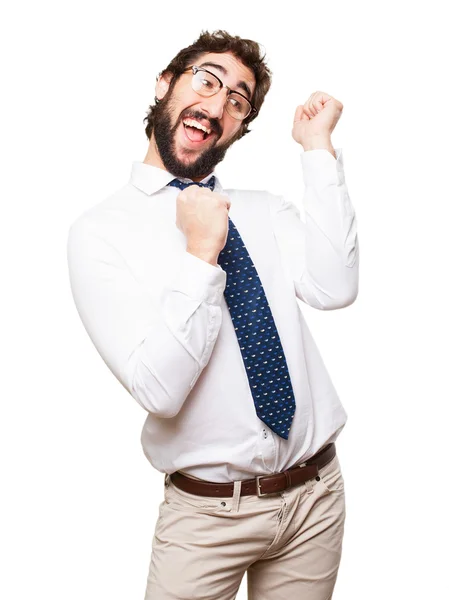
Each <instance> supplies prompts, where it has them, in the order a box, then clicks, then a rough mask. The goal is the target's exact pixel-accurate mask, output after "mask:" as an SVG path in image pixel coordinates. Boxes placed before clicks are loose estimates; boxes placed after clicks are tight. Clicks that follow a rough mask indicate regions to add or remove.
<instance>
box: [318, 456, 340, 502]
mask: <svg viewBox="0 0 449 600" xmlns="http://www.w3.org/2000/svg"><path fill="white" fill-rule="evenodd" d="M318 474H319V477H320V481H319V483H321V485H322V486H323V487H324V488H325V490H326V491H327V492H329V493H332V492H339V491H342V490H344V487H345V482H344V479H343V475H342V472H341V468H340V461H339V460H338V456H337V455H335V456H334V458H333V459H332V460H331V461H330V462H328V463H327V465H324V467H322V468H321V469H319V470H318Z"/></svg>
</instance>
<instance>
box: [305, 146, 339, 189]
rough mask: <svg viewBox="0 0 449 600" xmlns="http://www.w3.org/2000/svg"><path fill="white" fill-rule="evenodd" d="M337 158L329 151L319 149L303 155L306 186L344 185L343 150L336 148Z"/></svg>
mask: <svg viewBox="0 0 449 600" xmlns="http://www.w3.org/2000/svg"><path fill="white" fill-rule="evenodd" d="M334 150H335V154H336V155H337V158H335V157H334V156H332V154H331V153H330V152H329V150H326V149H325V148H318V149H316V150H308V151H307V152H303V153H302V154H301V163H302V174H303V180H304V185H306V186H309V185H317V184H319V185H320V187H326V186H327V185H342V184H343V183H344V182H345V173H344V163H343V150H342V148H334Z"/></svg>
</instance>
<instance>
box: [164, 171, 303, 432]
mask: <svg viewBox="0 0 449 600" xmlns="http://www.w3.org/2000/svg"><path fill="white" fill-rule="evenodd" d="M195 184H196V182H193V183H183V182H182V181H180V180H179V179H174V180H173V181H171V182H170V183H169V184H168V185H172V186H174V187H177V188H179V189H181V190H182V189H184V188H185V187H187V186H189V185H195ZM196 185H200V186H202V187H206V186H207V187H209V188H210V189H211V190H212V191H213V189H214V185H215V178H214V176H212V177H211V178H210V180H209V181H208V183H197V184H196ZM228 219H229V228H228V238H227V241H226V245H225V246H224V248H223V249H222V250H221V252H220V254H219V255H218V259H217V262H218V264H219V265H220V266H221V268H222V269H223V270H224V271H225V272H226V288H225V290H224V296H225V298H226V302H227V305H228V308H229V312H230V314H231V318H232V321H233V325H234V329H235V331H236V335H237V340H238V342H239V346H240V351H241V353H242V357H243V361H244V364H245V368H246V374H247V376H248V381H249V385H250V389H251V394H252V396H253V400H254V405H255V408H256V413H257V416H258V417H259V419H261V421H263V422H264V423H266V424H267V425H268V427H269V428H270V429H271V430H272V431H274V432H275V433H277V434H278V435H279V436H280V437H282V438H284V439H285V440H288V434H289V431H290V428H291V424H292V421H293V416H294V414H295V408H296V404H295V397H294V393H293V388H292V384H291V381H290V375H289V372H288V367H287V362H286V360H285V355H284V351H283V349H282V344H281V340H280V338H279V334H278V331H277V328H276V324H275V322H274V319H273V315H272V313H271V309H270V306H269V304H268V300H267V297H266V296H265V292H264V289H263V286H262V282H261V281H260V279H259V275H258V273H257V271H256V267H255V266H254V264H253V262H252V260H251V257H250V256H249V254H248V251H247V249H246V246H245V245H244V243H243V240H242V238H241V237H240V234H239V232H238V231H237V228H236V226H235V225H234V223H233V222H232V221H231V219H230V218H229V217H228Z"/></svg>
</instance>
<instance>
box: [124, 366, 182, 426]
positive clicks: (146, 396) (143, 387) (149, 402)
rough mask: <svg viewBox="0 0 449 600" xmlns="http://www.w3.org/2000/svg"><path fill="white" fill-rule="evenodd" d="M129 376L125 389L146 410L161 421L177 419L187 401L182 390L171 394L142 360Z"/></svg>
mask: <svg viewBox="0 0 449 600" xmlns="http://www.w3.org/2000/svg"><path fill="white" fill-rule="evenodd" d="M130 366H131V365H130V364H128V368H129V367H130ZM127 375H128V376H127V377H125V378H124V380H125V381H126V385H125V387H126V389H127V390H128V392H129V393H130V394H131V396H132V397H133V398H134V399H135V400H136V402H137V403H138V404H139V405H140V406H141V407H142V408H143V409H144V410H146V411H147V412H149V413H151V414H152V415H154V416H155V417H158V418H160V419H172V418H173V417H176V415H177V414H178V413H179V411H180V410H181V407H182V405H183V403H184V400H185V398H183V397H181V396H182V394H181V391H180V390H171V391H170V392H169V391H168V390H167V389H166V388H165V386H164V385H163V383H162V382H161V381H160V380H159V379H158V378H156V377H155V376H154V374H153V373H152V372H151V370H150V369H149V368H148V366H147V365H146V364H145V363H144V362H143V361H142V360H139V361H138V362H137V363H136V364H135V365H134V368H133V369H132V371H131V372H130V371H128V373H127Z"/></svg>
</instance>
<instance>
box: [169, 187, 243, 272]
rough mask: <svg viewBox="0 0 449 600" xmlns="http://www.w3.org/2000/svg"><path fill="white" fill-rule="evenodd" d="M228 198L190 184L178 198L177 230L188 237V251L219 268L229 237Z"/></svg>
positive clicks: (229, 203)
mask: <svg viewBox="0 0 449 600" xmlns="http://www.w3.org/2000/svg"><path fill="white" fill-rule="evenodd" d="M230 206H231V201H230V200H229V198H228V197H227V196H225V195H223V194H218V193H217V192H212V191H211V190H210V189H209V188H204V187H200V186H198V185H190V186H189V187H187V188H185V189H184V190H182V191H181V192H179V194H178V197H177V199H176V227H177V228H178V229H179V230H180V231H182V232H183V233H184V235H185V236H186V238H187V251H188V252H190V253H191V254H194V255H195V256H198V257H199V258H201V259H203V260H205V261H207V262H209V263H210V264H212V265H214V266H216V265H217V258H218V255H219V253H220V251H221V250H222V249H223V248H224V246H225V244H226V240H227V237H228V211H229V208H230Z"/></svg>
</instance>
